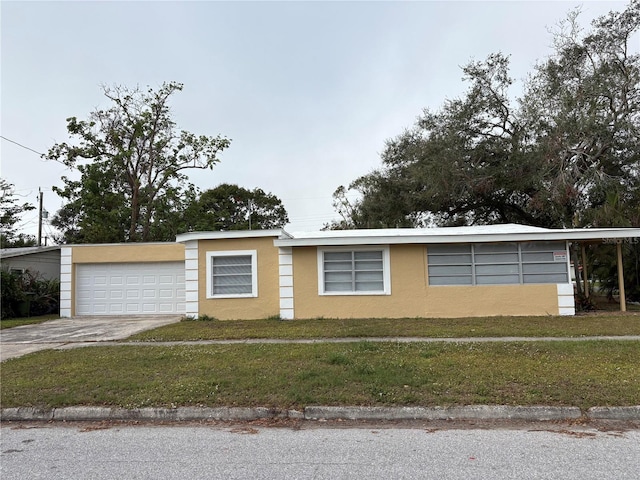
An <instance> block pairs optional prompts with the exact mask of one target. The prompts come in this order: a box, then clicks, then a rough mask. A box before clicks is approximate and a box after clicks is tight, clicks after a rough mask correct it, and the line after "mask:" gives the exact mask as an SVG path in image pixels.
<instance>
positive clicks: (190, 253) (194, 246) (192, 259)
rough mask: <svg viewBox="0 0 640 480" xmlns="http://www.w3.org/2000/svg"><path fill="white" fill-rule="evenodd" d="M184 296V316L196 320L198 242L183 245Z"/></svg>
mask: <svg viewBox="0 0 640 480" xmlns="http://www.w3.org/2000/svg"><path fill="white" fill-rule="evenodd" d="M184 296H185V316H187V317H190V318H197V317H198V315H199V314H200V312H199V308H200V305H199V303H198V297H199V288H198V242H197V241H189V242H185V244H184Z"/></svg>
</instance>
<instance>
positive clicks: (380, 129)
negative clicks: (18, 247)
mask: <svg viewBox="0 0 640 480" xmlns="http://www.w3.org/2000/svg"><path fill="white" fill-rule="evenodd" d="M626 5H627V2H619V1H613V0H611V1H582V2H575V1H548V2H545V1H447V2H444V1H440V2H438V1H413V2H402V1H389V2H382V1H378V2H364V1H353V2H341V1H316V2H298V1H285V2H269V1H259V2H243V1H234V2H215V1H207V2H205V1H191V2H187V1H171V2H169V1H141V2H133V1H127V2H121V1H108V2H99V1H91V2H90V1H75V2H30V1H20V2H12V1H5V0H3V1H2V2H1V3H0V27H1V34H0V35H1V37H0V41H1V50H0V53H1V63H0V68H1V77H0V78H1V83H0V110H1V117H0V122H1V123H0V131H1V135H2V137H4V138H2V139H0V159H1V160H0V161H1V163H0V176H1V177H2V178H3V179H5V180H7V181H8V182H9V183H12V184H13V185H15V193H16V196H17V197H18V198H19V199H20V200H21V201H27V202H30V203H32V204H33V205H37V199H38V191H39V189H40V190H42V192H43V198H44V207H45V210H47V211H48V212H49V214H50V216H51V215H53V214H54V213H55V211H57V210H58V209H59V208H60V207H61V206H62V205H63V203H62V200H61V199H60V198H59V197H58V196H57V195H56V194H55V193H54V192H53V191H52V187H53V186H63V183H62V181H61V177H62V176H68V177H70V178H77V177H78V176H77V173H76V172H73V171H70V170H68V169H67V168H66V167H64V166H63V165H61V164H59V163H56V162H53V161H46V160H43V159H41V158H40V156H39V155H38V154H37V153H34V152H33V151H32V150H35V152H40V153H45V152H47V150H48V149H49V148H50V147H51V146H52V145H54V144H55V143H57V142H63V141H69V137H68V135H67V132H66V118H68V117H71V116H76V117H78V118H79V119H84V118H87V117H88V115H89V114H90V112H91V111H93V110H95V109H96V108H108V107H109V103H108V101H107V99H106V98H105V97H104V96H103V94H102V90H101V86H102V85H126V86H128V87H135V86H141V87H147V86H150V87H153V88H157V87H159V86H160V85H161V84H162V83H163V82H169V81H177V82H181V83H183V84H184V90H183V91H182V92H179V93H177V94H175V95H174V96H173V97H172V100H171V108H172V113H173V119H174V121H175V122H176V124H177V126H178V127H179V128H180V129H183V130H188V131H190V132H192V133H195V134H198V135H200V134H202V135H214V136H215V135H218V134H220V135H223V136H226V137H228V138H230V139H231V140H232V142H231V146H230V147H229V148H228V149H227V150H225V151H224V152H223V153H222V154H221V156H220V159H221V161H220V163H219V164H218V165H216V166H215V167H214V169H213V170H194V171H192V172H191V173H189V178H190V181H191V182H192V183H194V184H195V185H196V186H197V187H198V188H200V189H201V190H206V189H209V188H213V187H215V186H217V185H219V184H221V183H233V184H238V185H240V186H241V187H244V188H247V189H253V188H256V187H258V188H261V189H263V190H264V191H266V192H269V193H272V194H274V195H276V196H277V197H279V198H280V199H281V200H282V201H283V203H284V206H285V208H286V210H287V212H288V214H289V219H290V224H289V225H287V226H286V227H285V229H286V230H288V231H309V230H319V229H320V228H322V226H323V225H324V224H325V223H328V222H330V221H331V220H333V219H336V220H337V219H338V215H337V213H336V212H335V210H334V208H333V206H332V193H333V192H334V191H335V189H336V188H337V187H338V186H340V185H345V186H346V185H348V184H349V183H350V182H352V181H353V180H355V179H356V178H358V177H360V176H362V175H365V174H367V173H369V172H371V171H372V170H374V169H376V168H378V167H379V166H380V164H381V162H380V153H381V152H382V151H383V149H384V146H385V141H386V140H387V139H390V138H393V137H395V136H397V135H399V134H401V133H402V132H403V131H404V130H405V129H406V128H408V127H411V126H412V125H413V123H414V122H415V120H416V118H417V117H418V116H419V115H420V114H421V112H422V111H423V109H424V108H429V109H431V110H437V109H438V108H440V107H441V106H442V105H443V102H445V101H446V100H447V99H453V98H456V97H459V96H462V95H464V92H465V91H466V89H467V85H466V84H465V83H464V82H463V81H462V71H461V67H462V66H464V65H465V64H467V63H468V62H469V61H472V60H483V59H484V58H486V57H487V56H488V55H489V54H491V53H495V52H502V53H505V54H507V55H510V58H511V76H512V77H513V78H514V79H515V80H516V84H515V85H514V90H513V94H514V95H517V94H518V91H519V89H520V88H522V82H523V81H524V80H525V79H526V76H527V75H528V74H529V73H530V72H531V71H532V69H533V67H534V65H535V63H536V61H539V60H544V58H545V57H547V56H548V55H550V54H551V52H552V50H551V45H552V35H551V33H550V30H551V29H553V28H555V27H557V24H558V22H559V21H560V20H562V19H563V18H565V17H566V14H567V12H569V11H570V10H572V9H573V8H575V7H581V8H582V13H581V15H580V17H579V19H580V23H581V24H582V25H584V26H585V27H588V25H589V23H590V22H591V20H592V19H594V18H596V17H598V16H600V15H603V14H606V13H607V12H609V11H611V10H618V11H620V10H623V9H624V8H625V6H626ZM12 142H17V143H19V144H21V145H22V146H19V145H16V144H15V143H12ZM24 147H28V148H24ZM37 224H38V213H37V210H36V211H31V212H28V213H27V214H25V215H24V216H23V219H22V221H21V223H20V224H19V229H20V231H22V232H24V233H28V234H33V235H35V234H36V233H37ZM53 233H54V230H53V228H52V227H51V226H50V225H49V224H48V223H47V222H46V221H45V224H44V227H43V235H44V236H47V237H51V236H52V235H53Z"/></svg>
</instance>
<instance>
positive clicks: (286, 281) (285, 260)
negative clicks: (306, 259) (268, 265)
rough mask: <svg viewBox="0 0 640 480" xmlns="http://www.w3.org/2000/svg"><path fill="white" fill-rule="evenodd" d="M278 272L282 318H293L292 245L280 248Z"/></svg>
mask: <svg viewBox="0 0 640 480" xmlns="http://www.w3.org/2000/svg"><path fill="white" fill-rule="evenodd" d="M278 272H279V280H278V283H279V286H280V318H282V319H283V320H293V319H294V318H295V310H294V307H293V304H294V300H293V249H292V248H291V247H285V248H283V247H280V248H278Z"/></svg>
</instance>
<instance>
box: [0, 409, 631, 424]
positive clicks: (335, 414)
mask: <svg viewBox="0 0 640 480" xmlns="http://www.w3.org/2000/svg"><path fill="white" fill-rule="evenodd" d="M583 417H584V418H586V419H588V420H627V421H640V405H636V406H630V407H592V408H590V409H589V410H587V411H586V412H585V413H584V414H583V412H582V411H581V410H580V409H579V408H578V407H547V406H511V405H469V406H457V407H355V406H352V407H332V406H309V407H306V408H305V409H304V411H298V410H279V409H274V408H266V407H178V408H135V409H126V408H115V407H62V408H53V409H49V410H45V409H40V408H34V407H17V408H3V409H1V410H0V421H62V422H64V421H69V422H71V421H103V420H144V421H176V422H179V421H197V420H220V421H250V420H260V419H287V418H288V419H296V420H311V421H322V420H524V421H532V422H534V421H552V420H575V419H579V418H583Z"/></svg>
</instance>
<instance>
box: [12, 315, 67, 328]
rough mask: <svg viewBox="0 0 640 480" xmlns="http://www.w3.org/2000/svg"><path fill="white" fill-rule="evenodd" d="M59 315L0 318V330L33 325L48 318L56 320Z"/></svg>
mask: <svg viewBox="0 0 640 480" xmlns="http://www.w3.org/2000/svg"><path fill="white" fill-rule="evenodd" d="M59 318H60V316H59V315H41V316H39V317H22V318H3V319H2V320H0V330H4V329H5V328H13V327H20V326H22V325H33V324H35V323H42V322H46V321H48V320H57V319H59Z"/></svg>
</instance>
